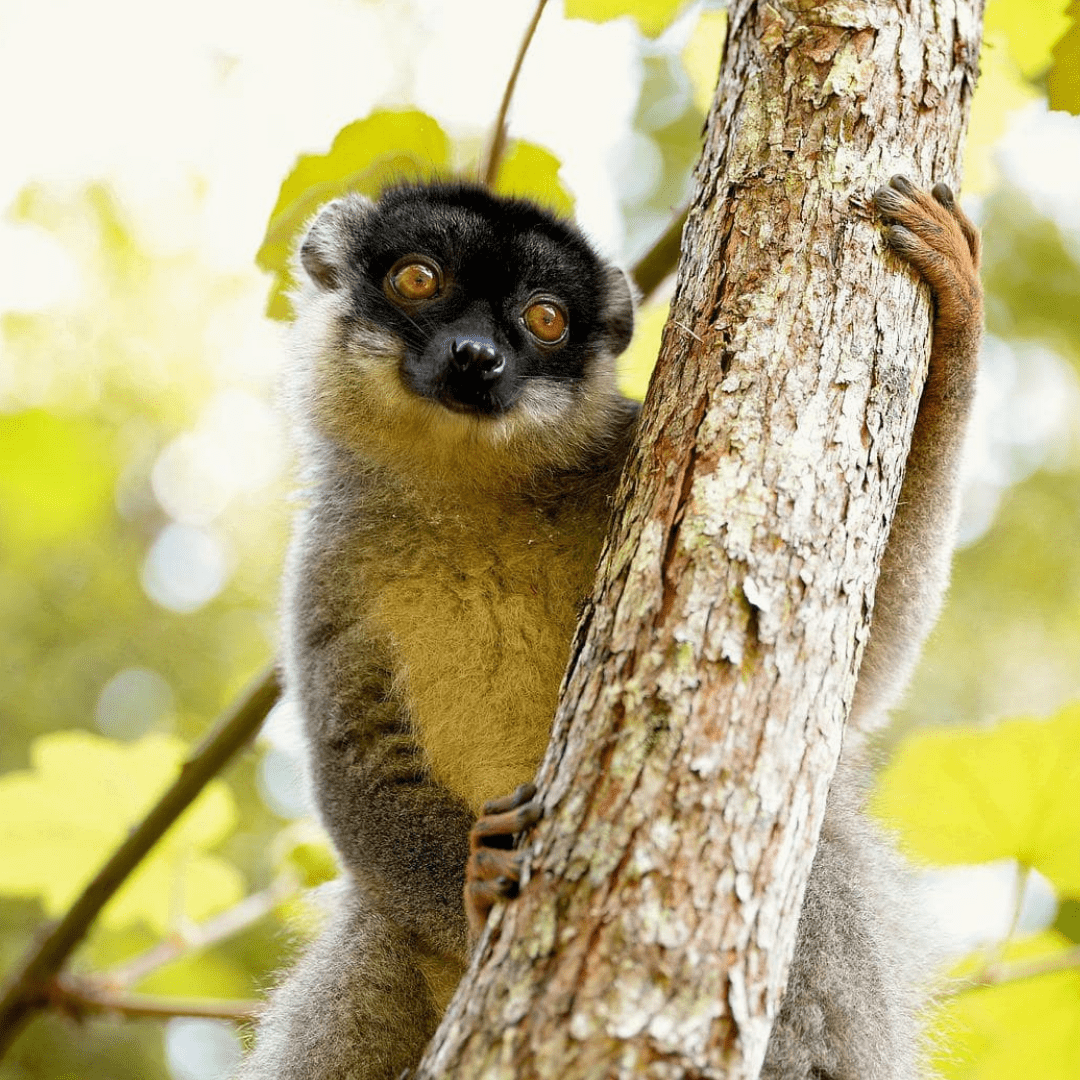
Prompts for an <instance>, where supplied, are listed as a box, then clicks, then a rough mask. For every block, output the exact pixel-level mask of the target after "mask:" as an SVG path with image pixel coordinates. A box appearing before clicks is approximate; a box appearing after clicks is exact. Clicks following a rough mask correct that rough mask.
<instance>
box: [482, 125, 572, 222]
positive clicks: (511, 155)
mask: <svg viewBox="0 0 1080 1080" xmlns="http://www.w3.org/2000/svg"><path fill="white" fill-rule="evenodd" d="M559 164H560V162H559V159H558V158H557V157H556V156H555V155H554V154H553V153H551V151H550V150H545V149H544V148H543V147H542V146H537V145H535V144H534V143H529V142H523V141H520V140H517V141H515V142H513V143H511V145H510V147H509V149H508V150H507V152H506V156H505V157H504V158H503V160H502V162H501V163H500V165H499V173H498V176H496V178H495V191H497V192H498V193H499V194H500V195H518V196H522V197H524V198H528V199H532V200H533V202H537V203H539V204H540V205H541V206H544V207H546V208H547V209H548V210H551V211H552V212H553V213H556V214H561V215H562V216H564V217H570V216H571V215H572V214H573V212H574V200H573V198H572V197H571V196H570V194H569V193H568V192H567V190H566V188H564V187H563V186H562V184H561V183H560V182H559Z"/></svg>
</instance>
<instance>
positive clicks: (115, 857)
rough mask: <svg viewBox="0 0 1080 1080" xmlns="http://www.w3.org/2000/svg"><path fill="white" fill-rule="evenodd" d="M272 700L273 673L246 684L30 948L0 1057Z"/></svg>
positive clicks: (4, 1011)
mask: <svg viewBox="0 0 1080 1080" xmlns="http://www.w3.org/2000/svg"><path fill="white" fill-rule="evenodd" d="M278 694H279V687H278V680H277V674H276V672H275V671H274V670H273V669H270V670H268V671H266V672H264V673H263V674H262V675H261V676H260V677H259V678H258V679H256V680H255V682H254V683H252V685H251V686H250V688H249V689H248V690H247V692H246V693H245V694H244V696H243V697H242V698H241V699H240V700H239V701H238V702H236V704H235V705H233V706H232V708H231V709H230V710H229V711H228V712H226V713H225V714H224V715H223V716H222V717H221V718H220V719H219V720H218V722H217V723H216V724H215V725H214V727H213V729H212V730H211V731H210V733H209V734H208V735H207V736H206V738H205V739H204V740H203V741H202V743H200V745H199V746H198V747H197V748H196V749H195V750H194V751H193V752H192V754H191V756H190V757H189V758H188V759H187V761H185V762H184V763H183V765H181V767H180V773H179V775H178V776H177V777H176V779H175V780H174V781H173V783H172V785H171V786H170V787H169V788H168V790H166V791H165V793H164V794H163V795H162V796H161V798H160V799H159V800H158V801H157V803H156V804H155V805H154V807H153V808H152V809H151V810H150V812H149V813H148V814H147V815H146V817H145V818H143V820H142V821H141V822H140V823H139V824H138V825H137V826H136V827H135V828H134V829H133V830H132V831H131V833H129V834H128V837H127V839H126V840H125V841H124V842H123V843H122V844H121V845H120V847H119V848H117V849H116V851H115V852H114V853H113V854H112V856H111V857H110V858H109V859H108V861H107V862H106V863H105V865H104V866H102V868H101V869H100V870H99V871H98V872H97V874H96V875H95V876H94V878H93V880H92V881H91V882H90V883H89V884H88V885H87V886H86V888H85V889H84V890H83V891H82V893H81V894H80V896H79V897H78V898H77V899H76V900H75V902H74V903H73V904H72V905H71V907H70V908H69V909H68V910H67V912H66V914H65V915H64V916H63V917H62V918H61V919H60V921H59V922H58V923H56V924H55V925H53V926H52V928H51V929H49V930H48V931H47V932H46V933H45V934H44V936H43V937H41V938H40V940H39V941H37V942H36V943H35V944H34V945H33V946H32V947H31V949H30V950H29V952H28V953H27V955H26V956H25V957H24V958H23V960H22V963H21V964H20V965H19V967H18V968H17V969H16V971H15V972H14V973H13V974H12V976H11V978H10V979H9V980H8V982H7V984H6V986H5V987H4V991H3V994H2V996H0V1055H2V1054H3V1053H4V1051H5V1050H6V1049H7V1048H8V1046H10V1045H11V1042H12V1040H13V1039H14V1038H15V1036H16V1034H17V1033H18V1031H19V1030H20V1028H21V1026H22V1024H23V1023H24V1022H25V1021H26V1019H27V1018H28V1017H29V1016H30V1014H31V1013H33V1012H34V1011H35V1010H37V1009H40V1008H42V1007H43V1006H45V1005H48V1004H49V1001H50V998H49V991H50V987H51V986H52V985H53V984H54V980H55V978H56V976H57V974H58V973H59V972H60V970H61V968H62V967H63V965H64V963H65V962H66V961H67V959H68V957H69V956H70V955H71V953H72V951H73V950H74V948H75V947H76V946H77V945H78V944H79V942H80V941H82V939H83V937H84V936H85V935H86V932H87V931H88V930H89V929H90V926H91V925H92V924H93V922H94V920H95V919H96V918H97V916H98V913H99V912H100V911H101V909H102V908H103V907H104V906H105V904H106V903H107V902H108V901H109V899H110V898H111V897H112V896H113V895H114V893H115V892H116V890H117V889H118V888H119V887H120V886H121V885H122V884H123V883H124V881H125V880H126V879H127V878H128V877H129V875H130V874H131V872H132V871H133V870H134V869H135V867H136V866H138V865H139V863H140V862H142V860H143V859H144V858H145V857H146V855H147V853H148V852H149V851H150V850H151V848H153V846H154V844H156V843H157V841H158V840H159V839H160V838H161V836H162V835H163V834H164V833H165V831H166V830H167V829H168V828H169V826H170V825H172V824H173V822H174V821H176V819H177V818H178V817H179V816H180V815H181V814H182V813H183V812H184V810H186V809H187V807H188V806H189V805H190V804H191V802H192V801H193V800H194V799H195V797H196V796H197V795H198V794H199V792H200V791H202V789H203V788H204V787H205V786H206V784H207V782H208V781H209V780H210V779H211V778H212V777H214V776H216V775H217V773H218V772H220V771H221V769H222V768H223V767H224V766H225V764H226V763H227V762H228V761H230V760H231V759H232V757H233V755H235V754H236V752H237V751H238V750H239V749H240V748H241V747H242V746H244V745H245V744H246V743H247V742H248V740H249V739H251V738H252V736H254V734H255V732H256V731H258V729H259V726H260V725H261V724H262V722H263V720H264V719H265V717H266V714H267V713H268V712H269V711H270V709H271V707H272V706H273V704H274V702H275V701H276V700H277V698H278Z"/></svg>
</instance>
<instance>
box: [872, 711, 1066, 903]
mask: <svg viewBox="0 0 1080 1080" xmlns="http://www.w3.org/2000/svg"><path fill="white" fill-rule="evenodd" d="M1078 746H1080V705H1071V706H1069V707H1067V708H1065V709H1063V710H1062V711H1061V712H1060V713H1058V714H1057V715H1056V716H1054V717H1052V718H1051V719H1049V720H1031V719H1022V720H1009V721H1005V722H1002V723H1000V724H997V725H996V726H995V727H993V728H991V729H989V730H985V729H984V730H980V729H978V728H971V727H960V726H957V727H953V728H948V729H937V730H930V731H925V732H922V733H920V734H918V735H912V736H910V737H909V738H908V739H907V740H905V742H904V743H903V745H901V746H900V748H899V749H898V750H897V752H896V754H895V755H894V756H893V759H892V761H890V763H889V764H888V765H887V766H886V767H885V769H884V770H883V772H882V773H881V775H880V777H879V779H878V786H877V791H876V793H875V797H874V809H875V812H876V813H877V814H878V815H879V816H880V817H881V819H882V820H883V821H887V822H889V824H890V826H891V827H892V828H894V829H896V830H897V832H898V835H899V837H900V839H901V841H902V842H903V846H904V849H905V850H906V851H907V852H909V853H910V854H911V855H912V856H913V857H915V858H916V859H919V860H922V861H925V862H929V863H938V864H941V865H948V864H965V863H977V862H993V861H994V860H996V859H1015V860H1016V861H1017V862H1018V863H1020V864H1021V865H1022V866H1025V867H1029V868H1031V869H1035V870H1038V871H1039V872H1040V873H1041V874H1042V875H1043V876H1044V877H1046V878H1047V880H1048V881H1049V882H1050V883H1051V884H1052V885H1053V886H1054V888H1055V890H1056V891H1057V893H1058V895H1059V896H1062V897H1066V898H1072V899H1080V842H1078V840H1080V799H1077V798H1076V792H1077V790H1080V755H1077V754H1076V753H1075V749H1076V747H1078ZM1074 784H1075V785H1076V787H1074V786H1073V785H1074Z"/></svg>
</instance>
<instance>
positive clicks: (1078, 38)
mask: <svg viewBox="0 0 1080 1080" xmlns="http://www.w3.org/2000/svg"><path fill="white" fill-rule="evenodd" d="M1068 11H1069V14H1070V15H1071V16H1072V22H1071V24H1070V26H1069V28H1068V29H1067V30H1066V31H1065V33H1064V34H1063V35H1062V36H1061V40H1060V41H1059V42H1058V43H1057V44H1056V45H1055V46H1054V48H1053V52H1052V54H1051V63H1050V72H1049V74H1048V76H1047V79H1046V88H1047V92H1048V94H1049V98H1050V108H1051V109H1064V110H1065V111H1066V112H1071V113H1072V114H1073V115H1074V116H1080V0H1073V2H1072V3H1071V4H1070V5H1069V8H1068Z"/></svg>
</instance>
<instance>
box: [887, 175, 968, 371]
mask: <svg viewBox="0 0 1080 1080" xmlns="http://www.w3.org/2000/svg"><path fill="white" fill-rule="evenodd" d="M874 206H875V207H877V210H878V213H880V214H881V217H882V220H883V221H885V223H886V224H887V225H888V226H889V227H888V229H887V230H886V234H885V235H886V237H887V239H888V242H889V246H890V247H891V248H892V249H893V250H894V251H895V252H896V253H897V254H898V255H902V256H903V257H904V258H905V259H906V260H907V261H908V262H909V263H911V265H912V266H913V267H914V268H915V269H916V270H918V271H919V273H920V274H921V275H922V276H923V279H924V280H925V281H926V283H927V284H928V285H929V286H930V290H931V292H932V293H933V295H934V342H933V356H932V362H933V361H935V360H938V359H943V358H944V357H945V356H946V355H949V356H952V355H955V354H959V355H962V356H965V357H971V358H972V359H973V358H974V353H975V352H976V350H977V347H978V340H979V334H980V332H981V328H982V288H981V286H980V285H979V231H978V229H976V228H975V226H974V225H972V223H971V222H970V221H969V220H968V218H967V216H966V215H965V214H964V212H963V211H962V210H961V209H960V207H959V206H958V205H957V204H956V199H955V198H954V197H953V193H952V191H951V190H950V189H949V188H948V187H947V186H946V185H945V184H935V185H934V190H933V193H932V197H931V195H927V194H926V193H925V192H923V191H919V190H918V189H917V188H916V187H915V186H914V185H913V184H911V182H910V181H908V180H907V179H906V178H905V177H903V176H894V177H893V178H892V179H891V180H890V181H889V186H888V187H883V188H879V189H878V190H877V191H875V192H874Z"/></svg>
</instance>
